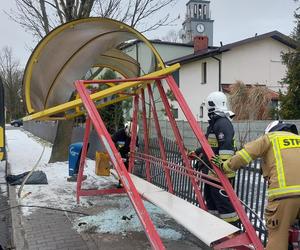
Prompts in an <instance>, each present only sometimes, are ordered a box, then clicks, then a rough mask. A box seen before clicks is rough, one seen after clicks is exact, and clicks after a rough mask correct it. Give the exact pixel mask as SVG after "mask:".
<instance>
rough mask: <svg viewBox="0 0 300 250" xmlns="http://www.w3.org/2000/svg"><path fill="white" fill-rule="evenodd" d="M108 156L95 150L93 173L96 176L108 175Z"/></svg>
mask: <svg viewBox="0 0 300 250" xmlns="http://www.w3.org/2000/svg"><path fill="white" fill-rule="evenodd" d="M109 170H110V166H109V156H108V154H107V153H105V152H98V151H96V166H95V173H96V175H98V176H109V175H110V171H109Z"/></svg>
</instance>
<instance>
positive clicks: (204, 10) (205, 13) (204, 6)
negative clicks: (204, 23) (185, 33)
mask: <svg viewBox="0 0 300 250" xmlns="http://www.w3.org/2000/svg"><path fill="white" fill-rule="evenodd" d="M206 18H207V5H205V4H204V5H203V19H206Z"/></svg>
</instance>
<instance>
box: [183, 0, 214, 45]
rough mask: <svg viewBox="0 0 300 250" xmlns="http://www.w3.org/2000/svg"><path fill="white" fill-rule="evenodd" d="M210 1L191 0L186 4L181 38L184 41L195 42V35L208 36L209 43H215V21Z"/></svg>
mask: <svg viewBox="0 0 300 250" xmlns="http://www.w3.org/2000/svg"><path fill="white" fill-rule="evenodd" d="M209 5H210V1H207V0H189V1H188V2H187V4H186V15H185V20H184V22H183V23H182V28H183V30H182V33H181V38H182V40H183V42H184V43H193V40H194V37H195V36H207V37H208V45H209V46H212V45H213V22H214V20H211V19H210V6H209Z"/></svg>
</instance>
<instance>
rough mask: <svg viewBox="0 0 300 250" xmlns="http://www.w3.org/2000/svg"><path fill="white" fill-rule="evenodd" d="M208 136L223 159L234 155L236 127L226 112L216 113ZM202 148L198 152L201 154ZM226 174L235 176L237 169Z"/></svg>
mask: <svg viewBox="0 0 300 250" xmlns="http://www.w3.org/2000/svg"><path fill="white" fill-rule="evenodd" d="M206 138H207V140H208V143H209V145H210V146H211V148H212V150H213V151H214V153H215V154H216V155H220V157H221V159H222V160H223V161H226V160H228V159H229V158H231V157H232V156H233V155H234V152H235V145H234V144H235V143H234V129H233V126H232V123H231V121H230V120H229V119H228V118H227V116H226V115H225V114H224V116H221V115H214V116H213V117H211V119H210V120H209V126H208V128H207V132H206ZM200 150H201V149H200ZM200 150H199V149H197V150H196V154H198V155H199V151H200ZM207 162H208V161H207ZM208 163H209V162H208ZM226 175H227V177H228V178H232V177H234V176H235V171H232V172H231V173H226Z"/></svg>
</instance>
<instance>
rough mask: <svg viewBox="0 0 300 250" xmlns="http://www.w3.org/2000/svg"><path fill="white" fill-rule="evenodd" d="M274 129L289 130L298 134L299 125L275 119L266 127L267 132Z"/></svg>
mask: <svg viewBox="0 0 300 250" xmlns="http://www.w3.org/2000/svg"><path fill="white" fill-rule="evenodd" d="M274 131H287V132H291V133H294V134H296V135H298V129H297V126H296V125H295V124H293V123H285V122H283V121H273V122H271V123H270V124H269V125H268V126H267V127H266V129H265V134H267V133H270V132H274Z"/></svg>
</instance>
